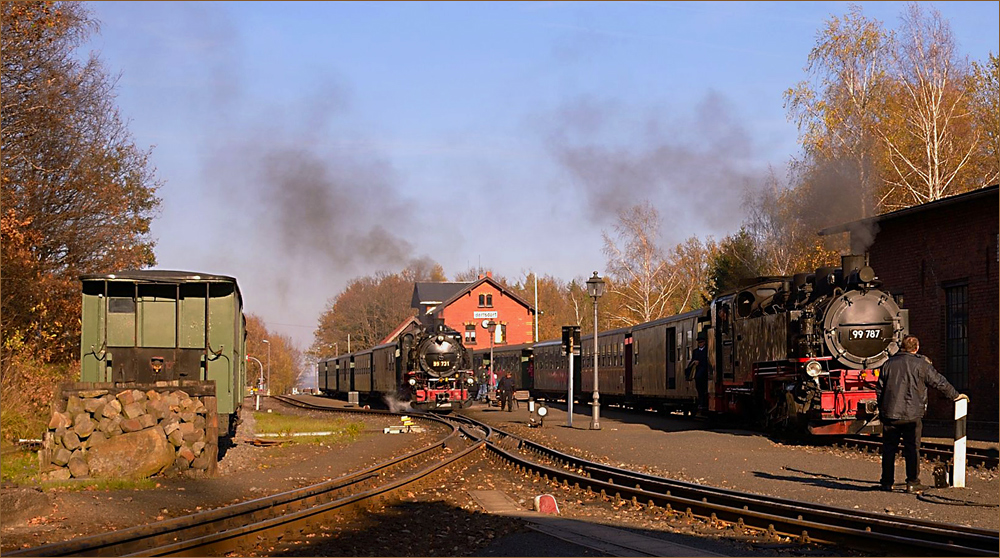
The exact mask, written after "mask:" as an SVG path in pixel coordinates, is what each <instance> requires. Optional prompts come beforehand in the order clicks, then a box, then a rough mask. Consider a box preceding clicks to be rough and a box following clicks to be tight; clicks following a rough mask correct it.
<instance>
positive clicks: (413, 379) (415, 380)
mask: <svg viewBox="0 0 1000 558" xmlns="http://www.w3.org/2000/svg"><path fill="white" fill-rule="evenodd" d="M410 385H411V386H415V385H417V379H416V378H410Z"/></svg>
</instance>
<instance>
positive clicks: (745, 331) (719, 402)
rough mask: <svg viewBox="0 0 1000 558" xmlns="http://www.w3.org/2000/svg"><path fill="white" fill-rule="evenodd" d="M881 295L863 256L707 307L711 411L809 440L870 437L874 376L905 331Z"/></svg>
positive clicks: (904, 321) (899, 313)
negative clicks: (802, 433)
mask: <svg viewBox="0 0 1000 558" xmlns="http://www.w3.org/2000/svg"><path fill="white" fill-rule="evenodd" d="M880 286H881V284H880V282H879V281H878V280H877V278H876V277H875V272H874V270H872V268H871V267H869V266H867V265H865V262H864V256H845V257H843V259H842V265H841V267H839V268H833V267H822V268H819V269H817V270H816V272H815V273H810V274H805V273H800V274H797V275H795V276H793V277H774V278H764V279H762V280H759V281H756V282H754V283H753V284H751V285H747V286H746V287H744V288H742V289H740V290H738V291H736V292H734V293H729V294H727V295H725V296H720V297H719V298H717V299H716V300H714V301H712V304H711V307H710V308H711V322H710V324H706V325H709V326H710V331H711V335H710V336H709V340H710V343H709V345H710V354H714V356H715V362H714V364H715V366H714V368H715V377H714V378H713V379H714V382H711V388H714V389H711V388H710V391H712V392H714V393H713V396H712V397H711V401H712V403H713V405H712V408H713V410H716V411H720V412H726V413H733V412H736V413H742V414H753V415H755V418H757V419H758V420H760V421H762V422H763V423H764V425H766V426H778V427H790V428H795V429H799V428H801V427H805V428H806V429H808V431H809V432H810V433H812V434H847V433H857V432H861V431H872V430H875V429H877V426H878V422H877V420H876V404H875V391H874V389H873V387H874V383H875V381H876V379H877V371H878V368H879V367H880V366H881V365H882V364H883V363H885V361H886V360H888V358H889V356H890V355H891V354H894V353H895V352H896V351H897V350H898V349H899V343H900V342H901V341H902V338H903V336H904V335H905V334H906V332H907V330H908V328H909V319H908V318H909V317H908V313H907V311H906V310H903V309H900V307H899V304H898V302H897V301H896V300H895V299H894V298H893V297H892V296H891V295H890V294H888V293H887V292H885V291H883V290H881V289H880V288H879V287H880ZM712 345H714V347H712ZM713 349H714V350H713Z"/></svg>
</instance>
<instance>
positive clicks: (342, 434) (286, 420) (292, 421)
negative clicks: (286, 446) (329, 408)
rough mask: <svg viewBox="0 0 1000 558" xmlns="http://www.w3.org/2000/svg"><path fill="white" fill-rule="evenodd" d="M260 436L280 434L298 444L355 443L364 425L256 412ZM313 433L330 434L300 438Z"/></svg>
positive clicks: (340, 420) (336, 419)
mask: <svg viewBox="0 0 1000 558" xmlns="http://www.w3.org/2000/svg"><path fill="white" fill-rule="evenodd" d="M253 416H254V420H255V421H256V422H257V433H258V434H279V435H280V436H281V437H287V438H290V439H291V440H292V441H293V442H296V443H317V442H324V443H336V442H353V441H355V440H357V439H358V438H359V437H360V436H361V432H362V431H363V430H364V423H362V422H351V421H348V420H345V419H339V418H332V419H321V418H312V417H302V416H297V415H283V414H281V413H274V412H271V413H262V412H259V411H258V412H254V414H253ZM311 432H317V433H318V432H329V434H322V435H318V436H298V435H297V434H305V433H311Z"/></svg>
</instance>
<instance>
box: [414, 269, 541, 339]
mask: <svg viewBox="0 0 1000 558" xmlns="http://www.w3.org/2000/svg"><path fill="white" fill-rule="evenodd" d="M410 306H411V307H413V308H417V309H419V312H420V316H424V315H427V314H432V315H434V316H436V317H438V318H441V319H443V320H444V324H445V325H446V326H448V327H450V328H452V329H454V330H455V331H459V332H462V339H463V340H464V341H465V345H466V346H467V347H470V348H472V349H475V348H477V347H482V346H486V347H489V346H490V332H489V329H487V326H488V325H489V323H490V322H494V323H496V327H495V330H494V334H493V343H494V345H519V344H521V343H530V342H531V341H533V340H534V335H533V333H532V331H533V330H532V328H533V327H534V323H535V321H534V318H535V309H534V308H533V307H532V306H531V305H530V304H528V303H527V302H525V301H524V300H522V299H521V298H520V297H518V296H517V295H515V294H514V293H512V292H510V291H509V290H507V289H505V288H503V286H501V285H500V283H497V282H496V281H494V280H493V274H492V273H489V272H488V273H487V274H486V275H480V276H479V280H478V281H474V282H472V283H416V284H414V286H413V300H412V301H411V304H410Z"/></svg>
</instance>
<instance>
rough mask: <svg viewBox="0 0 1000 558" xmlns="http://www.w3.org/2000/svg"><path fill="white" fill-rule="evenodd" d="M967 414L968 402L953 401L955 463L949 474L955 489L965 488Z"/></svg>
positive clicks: (961, 398)
mask: <svg viewBox="0 0 1000 558" xmlns="http://www.w3.org/2000/svg"><path fill="white" fill-rule="evenodd" d="M968 414H969V400H968V398H966V397H960V398H958V399H956V400H955V450H954V453H955V461H954V463H953V465H954V470H953V471H952V474H951V485H952V486H953V487H955V488H964V487H965V445H966V438H965V418H966V416H968Z"/></svg>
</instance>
